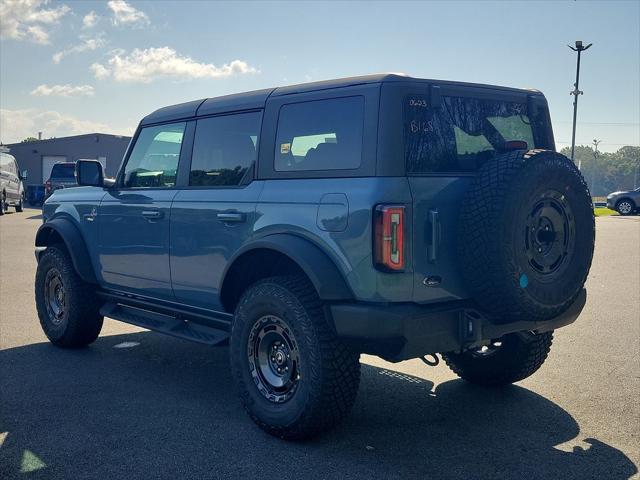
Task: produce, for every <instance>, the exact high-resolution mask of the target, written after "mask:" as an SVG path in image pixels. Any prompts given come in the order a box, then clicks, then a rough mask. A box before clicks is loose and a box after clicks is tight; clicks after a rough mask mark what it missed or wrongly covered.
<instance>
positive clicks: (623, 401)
mask: <svg viewBox="0 0 640 480" xmlns="http://www.w3.org/2000/svg"><path fill="white" fill-rule="evenodd" d="M40 222H41V220H40V216H39V211H38V210H33V209H26V210H25V211H24V212H23V213H21V214H16V213H12V214H8V215H5V216H4V217H0V478H2V479H12V478H43V479H45V478H46V479H77V478H78V479H79V478H82V479H85V478H86V479H89V478H92V479H110V478H114V479H116V478H117V479H120V478H144V479H154V478H169V479H175V478H199V479H200V478H261V479H298V478H305V479H316V478H317V479H320V478H341V479H343V478H362V479H370V478H385V479H388V478H389V479H390V478H398V479H407V478H421V479H427V478H428V479H440V478H443V479H470V478H472V479H484V478H487V479H489V478H491V479H494V478H514V479H521V478H527V479H543V478H544V479H555V478H563V479H612V480H613V479H627V478H640V476H638V464H640V401H639V399H640V217H604V218H598V219H597V243H596V252H595V258H594V263H593V267H592V271H591V272H592V273H591V275H590V277H589V281H588V292H589V298H588V303H587V307H586V309H585V311H584V312H583V314H582V316H581V317H580V318H579V319H578V321H577V322H576V323H575V324H573V325H571V326H569V327H567V328H565V329H562V330H560V331H558V332H557V334H556V337H555V340H554V345H553V347H552V351H551V355H550V358H549V359H548V360H547V363H546V364H545V365H544V366H543V367H542V369H541V370H540V371H539V372H538V373H537V374H536V375H534V376H533V377H531V378H530V379H527V380H525V381H523V382H520V383H519V384H517V385H515V386H510V387H506V388H500V389H485V388H479V387H473V386H470V385H467V384H466V383H465V382H463V381H461V380H457V379H456V377H455V376H454V375H453V374H452V373H451V372H450V371H449V370H448V369H447V368H446V366H444V365H440V366H438V367H435V368H431V367H427V366H425V365H424V364H423V363H421V362H420V361H418V360H414V361H409V362H403V363H400V364H389V363H386V362H383V361H381V360H379V359H376V358H373V357H363V359H362V361H363V377H362V384H361V388H360V392H359V396H358V400H357V402H356V405H355V408H354V410H353V413H352V414H351V416H350V417H349V418H348V419H347V421H346V422H345V423H344V424H342V425H341V426H340V427H339V428H338V429H336V430H334V431H332V432H330V433H328V434H326V435H325V436H323V437H321V438H319V439H317V440H314V441H309V442H305V443H288V442H283V441H280V440H277V439H275V438H272V437H270V436H268V435H267V434H265V433H263V432H262V431H260V430H259V429H258V428H257V427H255V426H254V425H253V424H252V422H251V421H250V420H249V418H248V417H247V416H246V415H245V413H244V411H243V410H242V407H241V406H240V403H239V401H237V400H236V397H235V393H234V391H233V388H232V379H231V376H230V373H229V365H228V359H227V354H228V351H227V348H226V347H223V348H210V347H205V346H201V345H196V344H190V343H188V342H185V341H181V340H177V339H173V338H170V337H166V336H162V335H160V334H155V333H150V332H147V331H144V330H141V329H138V328H135V327H131V326H128V325H125V324H121V323H118V322H115V321H111V320H108V321H106V322H105V327H104V329H103V331H102V335H101V337H100V338H99V339H98V340H97V341H96V342H95V343H94V344H93V345H91V346H90V347H89V348H86V349H82V350H74V351H70V350H66V351H65V350H61V349H57V348H55V347H53V346H51V345H49V344H48V343H47V341H46V338H45V336H44V334H43V333H42V331H41V330H40V326H39V324H38V319H37V316H36V311H35V306H34V302H33V278H34V272H35V266H36V265H35V259H34V256H33V239H34V235H35V231H36V229H37V228H38V226H39V225H40Z"/></svg>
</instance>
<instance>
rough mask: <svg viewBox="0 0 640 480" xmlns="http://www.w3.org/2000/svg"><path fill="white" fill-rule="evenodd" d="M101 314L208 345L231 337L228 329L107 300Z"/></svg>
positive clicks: (216, 343) (221, 342)
mask: <svg viewBox="0 0 640 480" xmlns="http://www.w3.org/2000/svg"><path fill="white" fill-rule="evenodd" d="M100 314H101V315H104V316H105V317H109V318H113V319H114V320H120V321H121V322H125V323H130V324H132V325H137V326H138V327H142V328H148V329H149V330H154V331H156V332H160V333H166V334H167V335H172V336H174V337H179V338H184V339H185V340H191V341H192V342H198V343H204V344H207V345H221V344H223V343H225V342H226V341H227V340H228V339H229V332H228V331H227V330H223V329H219V328H215V327H211V326H208V325H203V324H201V323H196V322H192V321H189V320H186V319H183V318H178V317H175V316H171V315H165V314H164V313H158V312H152V311H150V310H145V309H142V308H137V307H132V306H128V305H121V304H118V303H115V302H107V303H106V304H105V305H104V306H103V307H102V308H101V309H100Z"/></svg>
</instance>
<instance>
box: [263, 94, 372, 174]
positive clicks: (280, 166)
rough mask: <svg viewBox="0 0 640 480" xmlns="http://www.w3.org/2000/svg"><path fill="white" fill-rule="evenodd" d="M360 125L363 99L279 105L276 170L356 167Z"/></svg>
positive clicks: (360, 142) (352, 98) (346, 168)
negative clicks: (280, 106)
mask: <svg viewBox="0 0 640 480" xmlns="http://www.w3.org/2000/svg"><path fill="white" fill-rule="evenodd" d="M363 122H364V99H363V97H345V98H334V99H330V100H317V101H312V102H303V103H292V104H289V105H283V106H282V108H281V109H280V115H279V117H278V134H277V141H276V151H275V169H276V171H278V172H290V171H305V170H351V169H356V168H358V167H359V166H360V162H361V159H362V130H363Z"/></svg>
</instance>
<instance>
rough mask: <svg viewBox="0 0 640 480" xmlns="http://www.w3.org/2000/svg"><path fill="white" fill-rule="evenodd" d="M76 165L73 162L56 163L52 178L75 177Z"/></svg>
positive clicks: (52, 170)
mask: <svg viewBox="0 0 640 480" xmlns="http://www.w3.org/2000/svg"><path fill="white" fill-rule="evenodd" d="M75 174H76V166H75V164H73V163H56V164H55V165H54V166H53V168H52V169H51V178H70V179H73V178H75Z"/></svg>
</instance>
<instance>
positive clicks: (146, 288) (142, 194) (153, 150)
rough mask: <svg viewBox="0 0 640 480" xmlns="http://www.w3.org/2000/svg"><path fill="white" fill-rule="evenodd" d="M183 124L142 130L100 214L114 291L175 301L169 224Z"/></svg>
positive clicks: (105, 273)
mask: <svg viewBox="0 0 640 480" xmlns="http://www.w3.org/2000/svg"><path fill="white" fill-rule="evenodd" d="M185 127H186V124H185V123H184V122H180V123H171V124H166V125H159V126H150V127H145V128H142V130H140V133H139V134H138V136H137V139H136V142H135V145H134V146H133V149H132V150H131V154H130V155H129V157H128V159H127V160H126V164H125V167H124V171H123V172H122V173H121V175H120V177H119V178H118V184H117V186H116V187H115V188H112V189H109V191H108V193H107V194H106V195H105V196H104V198H103V199H102V202H101V204H100V208H99V211H98V215H97V216H98V219H99V229H98V238H99V240H98V244H99V245H98V248H99V256H100V263H101V265H102V268H101V271H102V277H103V278H102V280H103V281H104V282H105V283H107V284H108V286H109V287H111V288H115V289H118V290H124V291H127V292H133V293H136V292H141V293H144V294H145V295H150V296H154V297H157V298H164V299H171V298H172V296H173V295H172V291H171V273H170V271H169V226H170V219H171V218H170V217H171V202H172V201H173V198H174V197H175V195H176V193H177V189H176V176H177V170H178V162H179V159H180V153H181V147H182V140H183V137H184V133H185Z"/></svg>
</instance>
